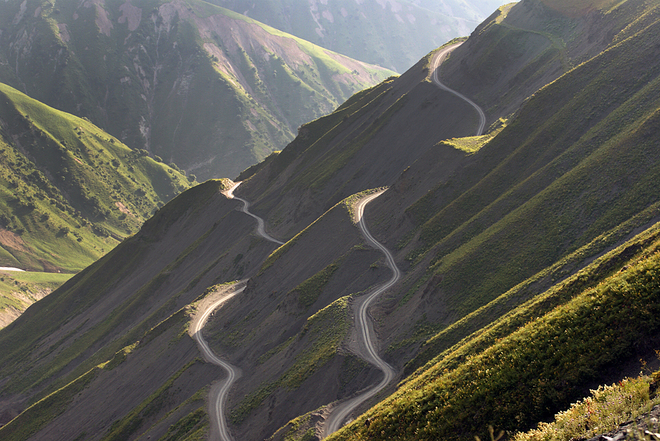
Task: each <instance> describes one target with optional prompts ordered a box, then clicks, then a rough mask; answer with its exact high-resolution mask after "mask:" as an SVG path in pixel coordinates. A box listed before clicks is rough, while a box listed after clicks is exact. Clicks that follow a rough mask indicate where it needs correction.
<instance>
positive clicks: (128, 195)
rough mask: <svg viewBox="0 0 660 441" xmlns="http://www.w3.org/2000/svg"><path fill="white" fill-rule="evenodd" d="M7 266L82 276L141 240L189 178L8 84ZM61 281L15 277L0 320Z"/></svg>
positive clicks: (1, 146)
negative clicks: (125, 244)
mask: <svg viewBox="0 0 660 441" xmlns="http://www.w3.org/2000/svg"><path fill="white" fill-rule="evenodd" d="M0 133H1V137H0V150H1V151H2V157H3V161H2V163H0V212H1V213H2V214H0V266H6V267H18V268H21V269H24V270H31V271H47V272H51V273H59V272H64V273H74V272H77V271H80V270H81V269H83V268H85V267H86V266H88V265H90V264H91V263H92V262H94V261H95V260H96V259H98V258H99V257H101V256H102V255H103V254H105V253H107V252H108V251H110V250H111V249H112V248H113V247H114V246H115V245H116V244H117V243H119V241H121V240H122V239H123V238H125V237H126V236H128V235H130V234H133V233H134V232H136V231H137V230H138V228H139V227H140V225H141V224H142V223H143V222H144V221H145V220H146V219H147V218H149V217H150V216H151V215H152V214H153V212H154V211H155V210H156V209H157V208H158V207H159V206H162V205H163V204H164V203H165V202H167V201H168V200H170V199H171V198H172V197H174V196H176V195H177V194H178V193H180V192H181V191H183V190H185V189H186V188H188V187H190V185H191V184H192V182H190V181H189V179H188V178H186V177H185V176H184V175H183V174H182V173H181V172H180V171H179V170H178V169H177V168H176V166H174V168H172V167H170V166H167V165H165V164H162V163H158V162H156V161H154V160H153V159H151V158H148V157H146V152H144V154H143V153H141V152H135V151H132V150H130V149H129V148H128V147H126V146H125V145H123V144H122V143H121V142H119V141H117V140H116V139H115V138H114V137H112V136H110V135H108V134H107V133H105V132H103V131H102V130H100V129H99V128H98V127H96V126H94V125H93V124H91V123H90V122H89V121H87V120H84V119H81V118H77V117H74V116H72V115H69V114H65V113H63V112H60V111H57V110H55V109H52V108H50V107H48V106H46V105H44V104H42V103H40V102H38V101H35V100H33V99H31V98H29V97H27V96H25V95H23V94H22V93H20V92H18V91H16V90H15V89H12V88H11V87H9V86H6V85H3V84H0ZM55 280H59V281H60V283H61V282H63V281H64V280H66V279H65V278H63V277H61V276H58V275H53V276H46V275H38V274H34V275H27V274H26V275H20V277H19V275H17V274H15V273H12V275H8V276H7V280H6V281H3V282H6V283H3V284H1V285H0V292H2V296H3V300H2V302H1V303H0V315H1V316H3V317H4V318H3V319H2V320H3V321H4V320H7V319H8V318H9V316H12V317H15V315H16V314H17V313H20V312H21V311H23V310H24V309H25V308H26V307H27V306H29V304H30V303H32V302H33V301H34V300H36V299H38V298H40V297H43V296H44V295H45V294H46V293H48V292H50V291H51V290H52V288H53V287H52V285H53V282H54V281H55Z"/></svg>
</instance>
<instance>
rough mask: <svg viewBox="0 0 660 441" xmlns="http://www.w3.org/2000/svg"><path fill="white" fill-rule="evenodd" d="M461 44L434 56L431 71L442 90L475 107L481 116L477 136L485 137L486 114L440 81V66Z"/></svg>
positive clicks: (449, 47)
mask: <svg viewBox="0 0 660 441" xmlns="http://www.w3.org/2000/svg"><path fill="white" fill-rule="evenodd" d="M461 44H463V43H457V44H454V45H452V46H447V47H446V48H444V49H441V50H439V51H438V53H437V54H435V55H434V56H433V60H431V69H432V70H433V82H434V83H435V85H436V86H438V87H439V88H440V89H442V90H444V91H447V92H449V93H452V94H454V95H456V96H457V97H459V98H460V99H462V100H463V101H465V102H467V103H468V104H469V105H471V106H472V107H474V109H475V110H476V111H477V113H478V114H479V128H478V129H477V133H476V136H480V135H483V133H484V129H485V128H486V114H485V113H484V111H483V110H482V109H481V107H479V106H478V105H477V104H476V103H475V102H474V101H472V100H471V99H470V98H468V97H466V96H465V95H463V94H462V93H460V92H456V91H455V90H454V89H451V88H449V87H447V86H445V85H444V84H442V82H441V81H440V76H439V74H438V72H439V71H440V69H439V68H440V65H441V64H442V62H443V61H445V59H446V58H447V55H449V54H450V53H451V52H452V51H453V50H454V49H456V48H457V47H459V46H460V45H461Z"/></svg>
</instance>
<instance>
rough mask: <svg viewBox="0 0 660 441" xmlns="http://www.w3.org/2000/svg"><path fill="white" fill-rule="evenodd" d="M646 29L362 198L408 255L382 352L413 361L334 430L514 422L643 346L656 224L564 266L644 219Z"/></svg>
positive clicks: (395, 430) (649, 105)
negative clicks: (394, 385)
mask: <svg viewBox="0 0 660 441" xmlns="http://www.w3.org/2000/svg"><path fill="white" fill-rule="evenodd" d="M633 3H634V2H633ZM627 6H631V5H627ZM632 18H635V17H634V16H632ZM659 33H660V22H658V21H657V19H656V20H655V21H654V20H647V21H646V26H644V27H642V28H641V29H639V31H638V32H637V33H635V34H634V35H631V36H630V37H628V38H627V39H623V40H621V41H620V42H618V43H616V44H615V45H613V46H612V47H610V48H609V49H608V50H606V51H604V52H603V53H602V54H600V55H598V56H596V57H594V58H593V59H591V60H589V61H588V62H585V63H584V64H581V65H580V66H578V67H576V68H575V69H573V70H572V71H570V72H569V73H567V74H566V75H564V76H563V77H561V78H559V79H558V80H556V81H554V82H553V83H551V84H549V85H548V86H546V87H544V88H543V89H541V90H540V91H538V92H537V93H536V94H535V95H534V96H533V97H532V98H530V99H529V100H528V101H527V102H526V103H525V105H524V106H523V107H522V108H521V110H520V112H519V113H518V115H516V117H515V118H514V119H512V120H511V121H509V124H508V125H507V127H505V128H504V130H502V131H501V132H500V133H499V134H498V135H496V136H495V137H494V138H493V139H492V140H491V141H489V142H488V143H487V144H486V145H485V146H483V147H482V148H481V149H480V150H479V151H478V152H475V153H473V154H472V155H471V156H469V157H468V158H469V161H466V162H464V164H463V167H462V168H459V171H458V172H457V173H455V174H453V175H450V176H446V175H442V174H441V173H440V172H438V171H435V172H434V171H433V167H429V166H428V164H427V163H426V162H424V163H418V164H414V165H413V166H412V167H411V168H410V169H409V170H408V171H407V172H406V173H405V175H404V176H402V177H401V178H400V180H399V182H397V183H395V185H394V186H393V190H392V191H390V192H388V193H386V194H385V195H384V196H383V197H381V198H380V199H379V200H377V201H376V202H374V208H373V211H372V214H371V216H372V217H371V223H372V225H376V226H377V227H376V228H377V230H380V235H382V236H384V237H388V238H389V239H390V240H392V239H395V240H396V241H398V246H399V247H400V248H399V257H400V258H401V259H402V260H403V259H407V260H408V262H409V265H410V267H409V269H408V278H407V280H406V281H405V282H404V284H403V286H402V287H401V288H400V289H399V290H398V292H397V293H396V294H395V297H396V300H397V303H398V304H397V305H392V303H390V308H389V310H388V312H387V313H385V314H384V316H383V324H382V325H381V333H382V334H384V335H389V336H390V337H389V343H390V344H391V346H390V351H389V353H388V357H389V359H390V360H392V361H393V362H395V363H400V360H401V359H405V358H406V357H409V356H410V355H411V354H412V355H413V359H412V362H411V363H410V365H409V367H408V368H407V369H406V370H405V373H406V374H409V373H411V370H412V369H413V368H419V370H418V371H417V372H416V373H415V374H414V375H413V376H412V377H410V379H408V380H407V381H405V382H404V383H402V384H401V385H400V387H399V390H398V392H397V393H396V394H395V395H394V397H395V398H393V399H392V400H391V401H388V402H387V404H384V405H383V406H381V407H377V408H375V410H374V413H373V414H371V415H367V416H369V417H371V418H372V420H371V421H372V422H371V426H369V428H368V429H367V428H365V427H366V426H365V425H364V420H359V421H358V422H357V423H356V424H355V425H353V426H352V428H351V429H350V431H349V432H347V433H345V434H344V435H338V437H337V439H348V438H349V437H356V438H357V439H363V438H364V439H366V438H373V437H375V438H376V439H381V437H382V438H386V437H387V438H394V439H438V438H441V439H468V438H471V437H472V436H473V435H475V434H479V435H480V436H483V434H484V432H485V429H486V428H487V427H488V425H489V424H492V425H494V426H495V427H496V428H502V429H506V430H517V429H524V428H527V427H529V426H531V425H533V424H535V423H536V422H538V421H539V420H542V419H545V418H548V417H549V416H551V415H552V414H554V412H556V411H558V410H560V409H562V408H564V407H565V406H567V405H568V404H569V403H570V402H571V401H572V400H575V399H576V398H578V397H580V396H582V394H584V393H585V392H586V387H587V386H588V385H592V386H593V385H595V384H597V382H598V381H604V380H607V379H608V378H609V377H608V376H609V375H612V376H616V375H617V371H616V368H612V369H610V370H608V369H606V367H608V366H611V363H612V360H618V361H619V362H620V363H624V362H625V361H626V360H628V361H629V360H631V359H632V360H634V359H635V356H636V354H639V353H640V351H641V352H644V351H647V350H650V349H654V348H657V346H658V342H657V340H655V339H654V335H655V332H656V326H657V324H656V320H655V318H654V317H653V315H654V307H655V306H654V305H655V302H656V301H657V299H655V297H654V296H656V295H657V292H658V290H657V286H656V285H655V283H656V282H655V281H654V277H656V275H655V272H657V262H658V260H657V254H656V251H655V250H656V246H657V244H656V243H655V241H656V238H657V231H655V230H650V231H649V232H648V233H646V234H647V236H646V237H640V238H638V239H636V240H637V241H638V243H631V244H628V245H627V246H626V247H625V248H622V249H620V250H619V251H617V252H615V253H614V254H612V255H609V257H608V259H609V260H608V261H605V263H603V262H601V263H598V264H597V265H594V266H591V267H587V268H586V269H585V270H584V272H580V273H578V275H577V276H576V275H573V274H575V272H576V271H578V270H579V269H580V268H583V267H585V265H588V264H589V263H590V262H591V261H592V260H593V259H594V258H596V257H598V256H600V255H602V253H604V252H606V251H607V250H609V249H612V247H616V246H617V245H618V244H621V243H622V242H623V241H625V240H626V239H627V238H629V237H630V236H631V235H633V234H634V233H635V232H638V231H639V230H640V229H644V228H647V227H648V225H652V224H654V223H655V222H657V220H658V206H659V203H660V200H658V198H657V195H655V194H654V193H655V192H654V191H653V188H654V185H653V182H656V181H657V179H658V175H657V171H658V161H659V160H660V158H659V157H658V154H657V148H656V146H657V142H658V140H657V130H655V127H656V125H657V124H656V123H657V121H656V119H657V118H656V114H657V111H658V109H659V108H660V102H659V101H658V100H657V96H658V94H657V91H656V88H657V84H658V83H657V82H658V74H659V73H660V71H659V70H658V64H657V57H656V56H655V53H656V52H655V43H654V42H655V41H656V40H657V36H658V34H659ZM445 148H446V147H445ZM438 168H439V167H438ZM429 169H430V170H431V171H429ZM429 172H430V173H435V175H436V176H438V177H442V179H444V180H445V182H443V183H441V184H440V185H437V184H436V186H435V187H430V188H429V190H430V192H429V193H427V194H426V195H425V196H424V197H423V198H417V199H413V198H411V197H410V194H409V193H412V192H411V191H410V190H409V188H410V185H409V184H407V186H406V185H404V183H409V182H415V181H418V182H419V181H421V182H423V181H424V177H425V175H426V174H428V173H429ZM422 173H424V174H425V175H422ZM411 202H412V203H411ZM401 205H404V206H405V208H404V209H403V210H405V212H402V210H401V209H398V210H397V209H396V208H395V207H397V206H401ZM402 225H403V226H402ZM656 230H657V229H656ZM392 236H393V237H392ZM650 242H651V243H650ZM640 249H644V250H645V251H644V255H645V256H646V257H644V258H642V259H641V260H640V261H639V262H637V263H634V264H629V266H628V268H626V270H625V271H624V272H623V273H621V274H617V275H614V276H612V278H611V279H608V280H607V281H604V277H607V276H609V275H611V274H612V270H616V269H618V268H621V266H623V265H624V264H625V263H626V262H627V261H628V260H629V259H630V258H631V255H632V256H634V255H635V254H637V253H639V252H640ZM569 276H570V278H569V279H568V281H567V282H566V283H565V284H563V285H558V286H555V287H554V288H552V290H550V291H546V292H544V290H545V289H547V288H548V287H551V286H553V285H555V284H556V283H557V282H558V281H561V280H563V279H565V278H566V277H569ZM541 293H542V294H541ZM503 294H504V295H503ZM526 301H527V303H525V302H526ZM637 301H639V302H640V303H637ZM521 304H522V306H520V307H518V305H521ZM559 305H563V306H561V307H560V306H559ZM517 307H518V309H516V308H517ZM628 313H630V314H631V315H632V316H634V317H635V318H634V319H632V320H631V321H628V320H621V317H622V316H628ZM546 314H547V315H546ZM624 322H625V323H624ZM438 331H440V332H438ZM424 342H425V343H424ZM603 342H606V343H604V344H603ZM421 343H424V344H423V345H422V346H421V353H420V354H419V355H418V357H417V358H415V356H414V355H415V354H416V351H417V349H416V348H417V347H419V345H420V344H421ZM518 348H520V349H518ZM434 357H435V358H434ZM350 433H352V434H353V435H351V434H350Z"/></svg>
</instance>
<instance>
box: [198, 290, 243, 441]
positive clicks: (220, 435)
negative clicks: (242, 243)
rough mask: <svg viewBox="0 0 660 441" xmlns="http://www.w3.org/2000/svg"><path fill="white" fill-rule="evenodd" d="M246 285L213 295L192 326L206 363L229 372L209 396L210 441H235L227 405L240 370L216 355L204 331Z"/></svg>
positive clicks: (200, 307)
mask: <svg viewBox="0 0 660 441" xmlns="http://www.w3.org/2000/svg"><path fill="white" fill-rule="evenodd" d="M246 285H247V284H246V282H245V281H242V282H239V283H237V284H235V285H232V286H230V287H227V289H225V290H224V291H220V292H218V293H215V294H213V295H212V296H211V298H210V299H204V300H203V301H202V303H201V304H200V305H199V311H198V313H197V316H196V317H195V318H194V319H193V322H192V324H191V329H192V333H193V338H194V339H195V341H197V346H199V350H200V351H201V352H202V355H203V357H204V360H206V361H207V362H209V363H213V364H215V365H217V366H220V367H222V368H223V369H225V370H226V371H227V378H225V379H224V380H223V381H219V382H218V383H216V384H215V385H213V387H212V388H211V392H210V394H209V415H210V416H211V434H210V436H209V439H210V440H212V441H233V440H232V438H231V436H230V435H229V430H228V428H227V421H226V420H225V402H226V401H227V394H228V393H229V389H230V388H231V386H232V384H234V382H235V381H236V379H237V378H238V377H239V376H240V370H239V369H238V368H237V367H234V366H232V365H231V364H229V363H227V362H226V361H224V360H222V359H220V358H219V357H218V356H217V355H215V353H214V352H213V351H212V350H211V348H210V347H209V344H208V343H207V342H206V340H204V336H203V335H202V328H203V327H204V325H205V324H206V321H207V320H208V318H209V317H210V316H211V314H212V313H213V312H214V311H215V310H216V309H218V308H219V307H220V306H221V305H222V304H223V303H225V302H226V301H227V300H229V299H231V298H232V297H234V296H235V295H236V294H239V293H241V292H243V290H244V289H245V286H246Z"/></svg>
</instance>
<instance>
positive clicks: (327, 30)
mask: <svg viewBox="0 0 660 441" xmlns="http://www.w3.org/2000/svg"><path fill="white" fill-rule="evenodd" d="M212 3H215V4H218V5H220V6H224V7H226V8H229V9H231V10H233V11H236V12H238V13H241V14H245V15H247V16H250V17H253V18H255V19H257V20H259V21H261V22H263V23H266V24H268V25H270V26H273V27H274V28H277V29H281V30H283V31H286V32H289V33H291V34H293V35H296V36H298V37H301V38H304V39H305V40H308V41H311V42H313V43H315V44H318V45H319V46H323V47H326V48H328V49H332V50H333V51H337V52H339V53H342V54H346V55H348V56H350V57H352V58H355V59H358V60H363V61H366V62H368V63H373V64H378V65H380V66H385V67H388V68H390V69H394V70H396V71H398V72H404V71H406V70H408V68H410V66H412V65H413V64H414V63H415V62H417V60H419V59H420V58H421V57H422V56H424V55H425V54H427V53H428V52H429V51H431V50H432V49H434V48H436V47H438V46H440V45H442V44H444V43H445V42H447V41H449V40H451V39H452V38H456V37H460V36H463V35H467V34H468V33H469V32H470V31H471V30H472V29H473V28H474V27H475V26H476V25H477V24H479V22H480V21H481V20H483V18H485V17H486V15H487V14H488V13H490V12H491V11H492V10H493V9H495V8H497V7H498V6H500V5H501V4H502V3H504V2H497V1H493V2H490V4H489V5H488V7H485V8H483V9H482V10H481V11H477V10H475V9H476V8H475V5H473V4H471V3H482V2H457V1H452V2H443V3H444V4H442V5H438V4H427V5H425V6H424V7H420V6H419V5H416V4H415V3H416V2H408V1H397V2H387V1H380V2H379V1H375V0H367V1H361V2H353V1H334V2H323V1H312V2H302V1H299V0H287V1H271V2H258V1H253V0H250V1H245V0H214V1H213V2H212ZM417 3H419V2H417ZM357 42H359V44H358V43H357Z"/></svg>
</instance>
